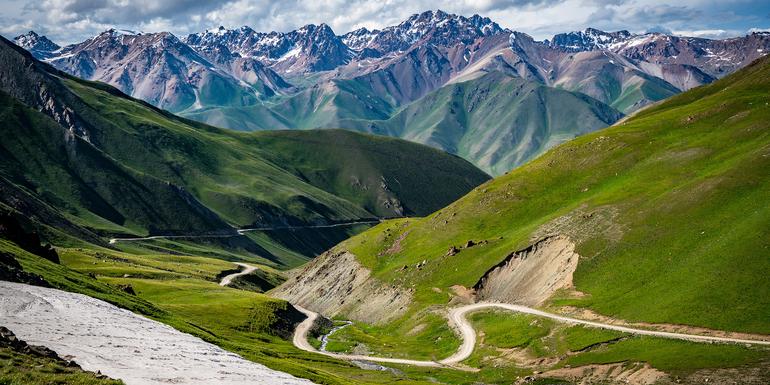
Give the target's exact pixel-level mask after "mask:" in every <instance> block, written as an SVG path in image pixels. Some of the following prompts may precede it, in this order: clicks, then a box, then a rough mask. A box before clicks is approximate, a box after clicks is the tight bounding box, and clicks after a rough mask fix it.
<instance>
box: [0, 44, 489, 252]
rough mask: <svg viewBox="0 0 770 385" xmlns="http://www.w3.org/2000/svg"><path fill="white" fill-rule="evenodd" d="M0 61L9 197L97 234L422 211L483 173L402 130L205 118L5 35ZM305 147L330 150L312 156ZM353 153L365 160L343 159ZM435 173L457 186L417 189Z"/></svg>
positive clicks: (0, 160)
mask: <svg viewBox="0 0 770 385" xmlns="http://www.w3.org/2000/svg"><path fill="white" fill-rule="evenodd" d="M0 64H1V65H0V74H1V75H2V81H0V85H2V87H0V99H2V107H0V121H1V122H2V125H0V135H1V136H2V138H3V141H2V143H0V147H1V148H2V151H0V177H2V181H3V188H4V189H7V190H8V191H12V192H13V196H12V197H11V196H10V195H4V196H3V199H0V201H2V203H3V204H4V205H5V206H6V207H10V208H12V209H15V210H17V211H20V212H22V213H23V214H26V215H33V214H36V213H37V212H36V211H35V212H32V211H29V210H27V209H28V208H32V206H34V205H32V204H31V203H29V202H31V201H32V200H35V201H36V202H37V203H41V204H38V205H37V206H38V207H40V206H41V205H45V206H47V207H49V208H52V210H53V211H59V214H60V215H59V217H60V221H59V222H63V221H65V220H66V221H70V222H72V224H73V226H74V227H78V226H79V227H80V228H85V229H88V230H90V231H92V232H93V233H96V234H102V235H104V234H115V233H132V234H147V233H155V234H157V233H190V232H222V231H224V232H227V231H232V230H230V226H252V225H256V226H270V225H286V224H292V225H303V224H310V223H328V222H336V221H348V220H354V219H360V218H373V217H383V216H384V217H389V216H400V215H415V214H420V215H421V214H425V213H427V212H430V211H432V210H435V209H436V208H438V207H441V206H442V205H444V204H446V203H448V202H451V201H452V200H454V199H456V198H457V197H459V196H461V195H462V194H463V193H465V192H466V191H468V190H469V189H470V188H472V187H473V186H476V185H478V184H479V183H481V182H483V181H484V180H486V179H487V178H488V177H487V176H486V175H485V174H484V173H483V172H481V171H479V170H477V169H475V168H474V167H473V166H471V165H470V164H468V163H467V162H466V161H463V160H462V159H459V158H457V157H454V156H451V155H448V154H444V153H440V152H436V151H435V150H433V149H430V148H428V147H425V146H418V145H414V144H412V143H408V142H406V141H400V140H396V139H380V138H375V137H373V136H369V135H363V134H357V133H350V132H336V133H334V134H333V135H331V136H330V135H327V134H318V133H316V132H306V133H300V134H297V135H294V134H292V135H288V134H284V135H281V134H270V133H244V132H234V131H229V130H224V129H218V128H215V127H211V126H207V125H204V124H200V123H196V122H193V121H189V120H186V119H182V118H179V117H176V116H174V115H171V114H169V113H167V112H164V111H161V110H158V109H156V108H154V107H151V106H149V105H148V104H146V103H143V102H140V101H137V100H134V99H131V98H129V97H126V96H125V95H123V94H122V93H120V92H119V91H117V90H115V89H114V88H112V87H109V86H106V85H103V84H99V83H93V82H86V81H82V80H78V79H75V78H72V77H70V76H67V75H64V74H63V73H60V72H58V71H56V70H54V69H53V68H51V67H49V66H47V65H45V64H42V63H40V62H37V61H35V60H34V59H32V58H31V57H30V56H29V54H28V53H26V52H25V51H23V50H21V49H20V48H18V47H16V46H14V45H12V44H11V43H9V42H7V41H3V42H0ZM41 105H52V106H53V107H50V108H52V109H53V110H52V111H49V113H48V114H45V113H43V112H41V111H37V110H36V108H38V106H41ZM30 106H32V107H34V108H32V107H30ZM41 108H42V107H41ZM45 108H49V107H45ZM44 111H48V110H44ZM52 116H53V117H57V118H58V119H59V122H58V123H57V122H56V121H54V120H53V119H51V117H52ZM287 149H291V150H287ZM402 149H403V151H402ZM309 151H314V152H316V153H318V154H321V153H325V154H335V156H316V157H315V158H312V159H310V160H308V159H304V158H303V157H302V155H301V154H303V153H305V152H309ZM347 152H350V153H352V154H354V155H351V156H352V157H354V158H355V159H356V160H357V163H358V164H357V165H348V164H347V163H346V162H343V161H342V160H343V159H345V153H347ZM287 154H292V156H287ZM310 161H312V165H311V164H310V163H309V162H310ZM434 172H435V173H434ZM431 173H434V174H433V175H429V174H431ZM401 179H404V180H408V181H409V182H410V184H408V185H406V184H404V185H399V180H401ZM436 179H439V180H448V181H451V182H452V186H448V187H445V188H440V189H436V190H435V191H433V193H432V194H422V193H423V192H424V191H428V190H429V189H430V188H431V185H430V183H432V182H433V181H434V180H436ZM412 182H413V183H412ZM53 216H55V215H53V214H51V215H49V216H47V217H46V218H50V217H53ZM46 218H38V219H39V220H41V221H42V222H44V223H45V222H46V220H45V219H46ZM62 218H63V219H62ZM49 224H50V223H49ZM70 230H71V229H68V230H67V231H68V232H69V233H70V234H72V231H70ZM86 232H87V231H86ZM76 237H80V235H77V236H76ZM331 238H335V237H331ZM337 240H339V239H337ZM89 241H93V240H92V239H91V240H89ZM326 246H329V245H326ZM257 251H258V252H263V251H265V250H264V249H259V248H257ZM299 252H301V253H304V252H305V250H299Z"/></svg>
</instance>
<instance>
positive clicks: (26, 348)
mask: <svg viewBox="0 0 770 385" xmlns="http://www.w3.org/2000/svg"><path fill="white" fill-rule="evenodd" d="M0 346H3V347H8V348H11V349H13V350H15V351H17V352H20V353H24V354H31V355H34V356H38V357H48V358H53V359H54V360H56V361H62V362H65V363H66V364H67V366H72V367H80V366H78V364H76V363H75V362H74V361H67V360H64V359H63V358H61V357H59V355H58V354H56V352H55V351H53V350H51V349H48V348H47V347H45V346H37V345H29V344H27V343H26V342H24V341H22V340H20V339H18V338H16V335H15V334H13V332H12V331H10V330H8V328H6V327H3V326H0Z"/></svg>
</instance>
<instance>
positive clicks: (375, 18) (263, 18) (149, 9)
mask: <svg viewBox="0 0 770 385" xmlns="http://www.w3.org/2000/svg"><path fill="white" fill-rule="evenodd" d="M671 4H675V5H671ZM429 9H442V10H444V11H447V12H450V13H457V14H462V15H465V16H471V15H473V14H475V13H477V14H480V15H482V16H488V17H490V18H492V19H493V20H494V21H496V22H497V23H498V24H500V25H501V26H503V27H507V28H511V29H514V30H518V31H522V32H526V33H528V34H530V35H532V36H534V37H535V38H538V39H543V38H549V37H550V36H552V35H553V34H555V33H558V32H565V31H571V30H582V29H584V28H586V27H589V26H591V27H596V28H600V29H604V30H617V29H628V30H631V31H633V32H645V31H650V30H655V31H666V32H673V33H677V34H683V35H694V36H705V37H728V36H738V35H743V34H745V33H747V32H749V31H753V30H768V29H770V1H767V0H743V1H741V0H739V1H724V0H723V1H712V0H678V1H676V2H671V1H667V0H666V1H664V0H605V1H601V0H454V1H443V0H352V1H341V0H307V1H306V0H281V1H265V0H232V1H221V0H220V1H213V0H37V1H29V0H0V34H3V35H4V36H6V37H13V36H16V35H18V34H21V33H24V32H26V31H29V30H35V31H37V32H38V33H41V34H45V35H47V36H48V37H49V38H51V39H52V40H54V41H55V42H57V43H59V44H67V43H73V42H79V41H82V40H85V39H86V38H88V37H90V36H93V35H95V34H98V33H99V32H101V31H104V30H106V29H109V28H118V29H127V30H133V31H142V32H159V31H170V32H173V33H175V34H177V35H180V36H183V35H186V34H188V33H191V32H199V31H202V30H205V29H207V28H215V27H217V26H220V25H223V26H225V27H227V28H236V27H240V26H242V25H248V26H251V27H252V28H254V29H256V30H261V31H273V30H275V31H289V30H292V29H296V28H298V27H301V26H302V25H305V24H309V23H315V24H319V23H327V24H329V25H330V26H331V27H332V28H333V29H334V30H335V31H336V32H337V33H338V34H342V33H345V32H347V31H350V30H353V29H355V28H358V27H368V28H377V27H383V26H387V25H393V24H398V23H399V22H400V21H401V20H403V19H405V18H407V17H409V15H411V14H414V13H418V12H421V11H425V10H429Z"/></svg>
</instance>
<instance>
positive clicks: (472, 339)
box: [293, 302, 770, 367]
mask: <svg viewBox="0 0 770 385" xmlns="http://www.w3.org/2000/svg"><path fill="white" fill-rule="evenodd" d="M294 307H295V308H297V310H299V311H301V312H302V313H304V314H305V315H306V316H307V318H306V319H305V320H304V321H302V323H300V324H299V325H298V326H297V329H296V330H295V331H294V341H293V342H294V346H296V347H297V348H299V349H302V350H304V351H308V352H313V353H318V354H323V355H326V356H330V357H334V358H339V359H343V360H360V361H370V362H385V363H395V364H406V365H415V366H429V367H442V366H446V367H456V365H457V364H459V363H460V362H462V361H464V360H465V359H467V358H468V357H470V356H471V354H472V353H473V349H474V348H475V346H476V331H475V330H473V326H472V325H471V323H470V322H469V321H468V320H467V319H466V318H465V315H466V314H467V313H471V312H474V311H478V310H482V309H491V308H498V309H503V310H509V311H512V312H516V313H523V314H531V315H535V316H538V317H545V318H550V319H552V320H555V321H559V322H564V323H568V324H578V325H586V326H589V327H595V328H601V329H607V330H615V331H619V332H624V333H630V334H636V335H647V336H653V337H660V338H668V339H676V340H684V341H692V342H702V343H735V344H750V345H766V346H770V340H746V339H740V338H728V337H715V336H705V335H696V334H685V333H672V332H661V331H654V330H646V329H637V328H632V327H626V326H618V325H611V324H605V323H601V322H594V321H586V320H581V319H577V318H571V317H565V316H562V315H558V314H553V313H548V312H545V311H542V310H537V309H533V308H530V307H526V306H521V305H511V304H506V303H493V302H480V303H475V304H470V305H465V306H460V307H457V308H454V309H451V310H450V311H449V315H448V318H449V319H448V321H449V323H450V325H453V326H455V327H456V328H457V330H458V331H459V332H460V338H461V340H462V344H461V345H460V348H458V349H457V351H456V352H455V353H454V354H452V355H451V356H449V357H447V358H445V359H443V360H440V361H422V360H408V359H399V358H386V357H370V356H362V355H354V354H340V353H330V352H327V351H319V350H317V349H315V348H314V347H313V346H312V345H310V343H309V342H308V339H307V337H308V336H307V334H308V331H309V330H310V328H311V327H312V326H313V323H314V322H315V320H316V318H317V317H318V313H316V312H313V311H311V310H307V309H304V308H302V307H300V306H297V305H294ZM769 337H770V336H769Z"/></svg>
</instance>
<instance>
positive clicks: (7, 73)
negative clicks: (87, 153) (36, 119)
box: [0, 37, 91, 141]
mask: <svg viewBox="0 0 770 385" xmlns="http://www.w3.org/2000/svg"><path fill="white" fill-rule="evenodd" d="M0 40H2V43H4V44H0V89H2V90H3V91H5V92H6V93H8V94H9V95H11V96H13V97H15V98H16V99H19V100H20V101H21V102H23V103H24V104H26V105H27V106H29V107H31V108H34V109H36V110H38V111H41V112H43V113H45V114H46V115H48V116H49V117H51V118H52V119H53V120H55V121H56V122H57V123H59V125H61V126H62V127H64V128H65V129H66V131H65V133H66V135H69V137H70V138H71V139H74V136H79V137H81V138H83V139H84V140H86V141H90V136H91V135H90V132H89V129H88V126H87V125H86V124H85V123H84V122H83V121H82V120H81V119H80V118H79V117H78V116H77V115H76V114H75V113H74V111H73V110H72V108H71V107H70V106H69V102H70V101H71V98H69V97H65V98H62V97H56V95H55V94H56V93H57V90H56V89H54V88H55V87H56V85H55V84H54V82H52V81H51V79H52V78H53V75H51V73H55V72H56V71H55V70H53V69H51V70H53V71H48V70H47V69H45V68H44V67H48V66H46V65H45V64H41V63H39V62H36V61H35V60H34V58H33V57H32V56H31V55H30V53H29V52H27V51H25V50H23V49H21V48H19V47H17V46H15V45H13V44H11V43H10V42H8V41H7V40H5V39H4V38H2V37H0ZM48 68H50V67H48ZM68 96H69V95H68Z"/></svg>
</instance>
